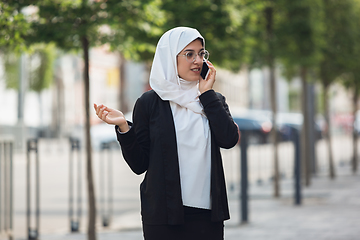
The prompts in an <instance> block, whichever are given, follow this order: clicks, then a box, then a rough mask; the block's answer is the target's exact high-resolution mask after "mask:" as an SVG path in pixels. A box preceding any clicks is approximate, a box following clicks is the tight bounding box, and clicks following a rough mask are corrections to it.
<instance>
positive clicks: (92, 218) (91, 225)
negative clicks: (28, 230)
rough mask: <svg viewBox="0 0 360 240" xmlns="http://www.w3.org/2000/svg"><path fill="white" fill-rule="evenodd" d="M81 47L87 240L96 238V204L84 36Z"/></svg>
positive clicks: (87, 42) (87, 64)
mask: <svg viewBox="0 0 360 240" xmlns="http://www.w3.org/2000/svg"><path fill="white" fill-rule="evenodd" d="M82 47H83V51H84V64H85V67H84V88H85V89H84V93H85V94H84V96H85V99H84V103H85V141H86V176H87V189H88V204H89V205H88V211H89V218H88V231H87V233H88V240H96V229H95V223H96V206H95V190H94V180H93V173H92V156H91V155H92V150H91V138H90V99H89V92H90V91H89V89H90V79H89V40H88V39H87V37H86V36H83V37H82Z"/></svg>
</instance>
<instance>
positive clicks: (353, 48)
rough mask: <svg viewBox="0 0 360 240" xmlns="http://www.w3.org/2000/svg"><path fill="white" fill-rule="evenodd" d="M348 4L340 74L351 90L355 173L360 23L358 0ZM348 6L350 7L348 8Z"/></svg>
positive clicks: (359, 92) (355, 168)
mask: <svg viewBox="0 0 360 240" xmlns="http://www.w3.org/2000/svg"><path fill="white" fill-rule="evenodd" d="M348 4H349V5H350V6H348V9H347V11H348V14H347V16H348V18H349V20H350V19H351V20H350V21H349V20H348V21H347V22H346V23H344V24H343V25H345V26H344V27H345V28H346V30H347V31H346V32H347V34H350V36H349V35H348V37H349V39H348V41H349V43H348V44H349V45H347V49H348V52H347V54H346V55H347V56H346V57H345V58H342V59H343V61H344V64H343V65H344V67H345V69H346V70H345V71H346V72H345V73H344V74H342V75H341V80H342V82H343V84H344V86H345V87H346V88H347V89H348V90H349V91H351V92H352V104H353V109H352V114H353V119H354V121H353V134H352V140H353V156H352V160H351V165H352V172H353V173H354V174H355V173H356V172H357V168H358V129H356V127H358V126H357V124H356V121H357V119H356V117H357V114H356V113H357V111H358V109H359V107H358V101H359V95H360V68H359V62H358V59H359V57H360V31H359V28H358V26H359V24H360V17H359V16H360V1H358V0H354V1H351V2H349V3H348ZM349 8H350V9H349Z"/></svg>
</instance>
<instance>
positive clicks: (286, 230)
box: [40, 165, 360, 240]
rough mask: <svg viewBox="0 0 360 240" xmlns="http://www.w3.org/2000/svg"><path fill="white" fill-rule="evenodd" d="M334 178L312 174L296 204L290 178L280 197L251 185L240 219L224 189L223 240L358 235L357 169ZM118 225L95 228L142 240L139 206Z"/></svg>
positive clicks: (233, 195) (106, 236)
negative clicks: (245, 217)
mask: <svg viewBox="0 0 360 240" xmlns="http://www.w3.org/2000/svg"><path fill="white" fill-rule="evenodd" d="M337 170H338V177H337V178H336V179H335V180H329V178H328V177H327V176H324V175H322V176H318V177H315V178H313V179H312V184H311V186H310V187H306V188H303V192H302V193H303V202H302V205H301V206H295V205H294V203H293V202H294V200H293V183H292V181H291V179H285V180H283V181H282V182H281V197H280V198H278V199H274V198H273V197H272V185H271V182H266V183H263V184H262V185H257V184H253V185H251V186H250V190H249V191H250V201H249V222H248V223H247V224H240V221H239V212H240V210H239V201H238V197H237V196H239V192H238V190H237V189H236V188H235V190H234V191H230V192H229V202H230V210H231V220H229V221H227V222H226V224H225V239H226V240H235V239H236V240H237V239H251V240H260V239H261V240H263V239H267V240H313V239H316V240H359V239H360V174H357V175H352V174H350V166H349V165H343V166H342V167H340V168H338V169H337ZM116 224H117V226H118V227H119V228H118V229H119V230H114V228H112V230H109V231H104V230H101V231H100V232H99V233H98V239H100V240H115V239H116V240H119V239H121V240H141V239H143V238H142V232H141V228H140V226H141V223H140V217H139V213H138V211H132V212H128V213H126V214H123V216H122V218H121V219H116ZM40 239H44V240H65V239H67V240H83V239H84V240H85V239H86V235H85V234H84V233H79V234H51V235H50V234H49V235H42V236H41V238H40Z"/></svg>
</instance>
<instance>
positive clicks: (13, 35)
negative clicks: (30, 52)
mask: <svg viewBox="0 0 360 240" xmlns="http://www.w3.org/2000/svg"><path fill="white" fill-rule="evenodd" d="M18 7H19V5H18V4H16V3H13V2H12V1H9V2H7V1H1V2H0V50H3V51H6V50H9V49H13V50H15V51H21V50H24V47H25V39H24V37H23V36H24V35H25V34H26V32H27V31H28V29H29V23H28V22H27V21H26V18H25V16H24V14H23V13H21V12H20V9H19V8H18Z"/></svg>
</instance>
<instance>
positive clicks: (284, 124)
mask: <svg viewBox="0 0 360 240" xmlns="http://www.w3.org/2000/svg"><path fill="white" fill-rule="evenodd" d="M276 123H277V127H278V132H279V138H280V141H289V140H291V139H292V135H293V131H294V129H297V130H298V131H301V129H302V125H303V115H302V113H289V112H286V113H284V112H279V113H277V116H276ZM314 127H315V129H314V130H315V132H314V133H315V134H314V137H315V140H319V139H321V138H322V127H321V125H320V124H319V123H318V122H317V121H315V119H314Z"/></svg>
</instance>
